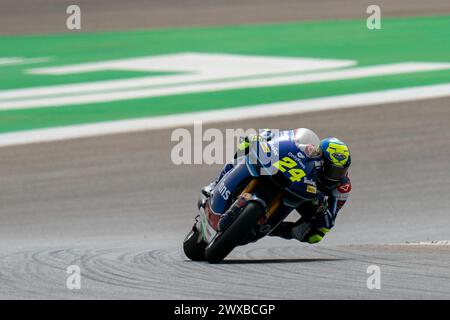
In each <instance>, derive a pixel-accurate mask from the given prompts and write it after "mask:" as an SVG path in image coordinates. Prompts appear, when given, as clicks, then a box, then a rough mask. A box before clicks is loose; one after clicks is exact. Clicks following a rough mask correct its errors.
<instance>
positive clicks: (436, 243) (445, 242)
mask: <svg viewBox="0 0 450 320" xmlns="http://www.w3.org/2000/svg"><path fill="white" fill-rule="evenodd" d="M389 245H390V246H448V245H450V240H435V241H420V242H404V243H389Z"/></svg>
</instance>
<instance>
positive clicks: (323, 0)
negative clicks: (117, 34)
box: [0, 0, 450, 34]
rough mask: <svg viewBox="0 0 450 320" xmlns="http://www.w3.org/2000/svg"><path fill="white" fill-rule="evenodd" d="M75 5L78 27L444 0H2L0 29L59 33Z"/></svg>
mask: <svg viewBox="0 0 450 320" xmlns="http://www.w3.org/2000/svg"><path fill="white" fill-rule="evenodd" d="M72 4H77V5H79V6H80V8H81V23H82V25H81V31H83V32H86V31H89V32H90V31H102V30H127V29H145V28H154V27H183V26H207V25H227V24H249V23H274V22H286V21H306V20H319V19H320V20H333V19H365V18H366V17H367V16H368V15H367V13H366V9H367V7H368V6H369V5H379V6H380V8H381V12H382V17H392V16H395V17H401V16H423V15H426V16H428V15H440V14H444V15H445V14H448V13H449V12H450V2H449V1H446V0H427V1H423V0H394V1H393V0H339V1H336V0H317V1H310V0H282V1H280V0H221V1H215V0H129V1H120V0H77V1H73V0H33V1H29V0H2V1H0V34H45V33H55V32H58V33H64V32H74V31H68V30H67V28H66V19H67V17H68V15H67V14H66V8H67V7H68V6H69V5H72Z"/></svg>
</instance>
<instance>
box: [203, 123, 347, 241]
mask: <svg viewBox="0 0 450 320" xmlns="http://www.w3.org/2000/svg"><path fill="white" fill-rule="evenodd" d="M278 134H284V135H285V136H288V137H289V138H290V139H293V140H294V142H295V144H296V146H297V147H298V148H299V149H300V150H301V151H302V152H303V153H305V154H306V155H307V156H308V157H311V158H316V159H315V160H317V161H316V164H317V165H316V169H317V170H318V175H317V193H316V195H317V196H316V198H315V199H313V201H308V202H304V203H302V204H301V205H300V206H299V207H298V208H296V210H297V211H298V212H299V213H300V215H301V217H300V219H299V220H297V221H296V222H281V223H280V224H279V225H278V226H277V227H276V228H275V229H274V230H273V231H272V232H271V233H270V234H269V235H270V236H278V237H281V238H284V239H297V240H299V241H301V242H308V243H311V244H313V243H317V242H319V241H321V240H322V239H323V237H324V236H325V234H326V233H328V232H329V231H330V230H331V229H332V228H333V226H334V223H335V221H336V217H337V214H338V212H339V211H340V210H341V208H342V207H343V206H344V204H345V202H346V201H347V198H348V196H349V194H350V191H351V189H352V187H351V183H350V178H349V175H348V168H349V166H350V164H351V157H350V152H349V149H348V146H347V145H346V144H345V143H343V142H342V141H341V140H339V139H337V138H334V137H329V138H326V139H323V140H321V141H320V140H319V138H318V137H317V135H316V134H315V133H314V132H313V131H311V130H309V129H306V128H300V129H295V130H288V131H280V132H279V133H278ZM260 136H263V137H264V139H265V140H267V141H270V139H272V138H273V137H274V133H272V132H271V131H270V130H266V131H263V132H262V133H260ZM246 141H249V140H246ZM236 161H237V160H236V159H235V162H234V163H227V164H226V165H225V166H224V167H223V169H222V171H221V173H220V175H219V177H218V178H217V179H216V180H215V181H214V182H212V183H211V184H210V185H208V186H206V187H204V188H203V189H202V192H203V193H204V194H206V195H208V194H209V193H210V192H211V190H212V189H213V188H214V187H215V186H216V185H217V183H218V182H219V181H220V180H221V179H222V177H223V176H224V175H225V174H226V173H227V172H228V171H230V170H231V169H232V168H233V167H234V165H235V163H236ZM283 207H284V206H283ZM281 210H291V209H290V208H287V207H284V208H281ZM225 218H226V217H222V218H221V221H223V220H224V219H225ZM219 225H220V222H219Z"/></svg>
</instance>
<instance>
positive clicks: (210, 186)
mask: <svg viewBox="0 0 450 320" xmlns="http://www.w3.org/2000/svg"><path fill="white" fill-rule="evenodd" d="M233 167H234V164H233V163H227V164H225V166H224V167H223V168H222V171H220V174H219V176H218V177H217V178H216V180H214V181H213V182H211V183H210V184H208V185H206V186H204V187H203V188H202V193H203V194H204V195H205V196H207V197H209V196H210V195H211V192H212V191H213V190H214V188H215V187H216V186H217V184H218V183H219V181H220V180H222V178H223V176H224V175H225V174H226V173H227V172H228V171H230V170H231V169H233Z"/></svg>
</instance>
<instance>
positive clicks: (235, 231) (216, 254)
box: [205, 201, 265, 263]
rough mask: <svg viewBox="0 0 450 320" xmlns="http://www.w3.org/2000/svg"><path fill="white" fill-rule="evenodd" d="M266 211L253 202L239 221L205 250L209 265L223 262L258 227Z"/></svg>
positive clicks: (240, 216) (245, 209) (242, 213)
mask: <svg viewBox="0 0 450 320" xmlns="http://www.w3.org/2000/svg"><path fill="white" fill-rule="evenodd" d="M264 213H265V210H264V208H263V207H262V206H261V204H259V203H257V202H254V201H251V202H249V203H248V204H247V206H246V207H245V208H244V210H243V211H242V212H241V214H240V215H239V216H238V217H237V219H236V220H235V221H234V222H233V223H232V224H231V226H229V227H228V229H226V230H225V231H224V232H223V233H222V234H220V235H218V237H217V238H216V239H215V241H213V242H212V243H210V245H209V246H208V247H207V248H206V250H205V259H206V261H208V262H209V263H219V262H221V261H222V260H223V259H224V258H225V257H226V256H227V255H228V254H229V253H230V252H231V251H232V250H233V249H234V248H235V247H236V246H238V245H239V243H240V242H241V241H242V239H243V238H244V237H246V236H247V235H248V234H249V232H250V231H251V230H252V229H253V228H254V227H255V226H256V224H257V223H258V221H259V219H261V217H262V216H263V215H264Z"/></svg>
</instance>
